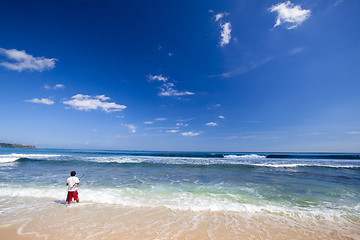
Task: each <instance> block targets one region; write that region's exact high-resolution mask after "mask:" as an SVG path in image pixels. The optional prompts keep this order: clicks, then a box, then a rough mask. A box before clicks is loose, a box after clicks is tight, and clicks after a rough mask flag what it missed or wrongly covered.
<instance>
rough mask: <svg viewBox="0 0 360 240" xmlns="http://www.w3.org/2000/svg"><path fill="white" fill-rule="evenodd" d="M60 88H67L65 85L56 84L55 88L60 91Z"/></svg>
mask: <svg viewBox="0 0 360 240" xmlns="http://www.w3.org/2000/svg"><path fill="white" fill-rule="evenodd" d="M58 88H62V89H63V88H65V86H64V85H63V84H61V83H58V84H56V85H55V86H54V89H58Z"/></svg>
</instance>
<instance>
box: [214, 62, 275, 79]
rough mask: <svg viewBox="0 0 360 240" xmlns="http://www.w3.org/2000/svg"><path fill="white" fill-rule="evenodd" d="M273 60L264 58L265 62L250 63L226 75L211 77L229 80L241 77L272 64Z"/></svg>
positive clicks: (225, 73)
mask: <svg viewBox="0 0 360 240" xmlns="http://www.w3.org/2000/svg"><path fill="white" fill-rule="evenodd" d="M273 59H274V58H273V57H267V58H264V59H263V60H261V61H258V62H250V63H249V64H248V65H247V66H240V67H237V68H235V69H233V70H231V71H228V72H224V73H221V74H219V75H210V76H209V77H222V78H229V77H234V76H238V75H241V74H245V73H247V72H249V71H252V70H255V69H257V68H259V67H260V66H262V65H264V64H266V63H268V62H270V61H271V60H273Z"/></svg>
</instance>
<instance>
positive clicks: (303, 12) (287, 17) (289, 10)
mask: <svg viewBox="0 0 360 240" xmlns="http://www.w3.org/2000/svg"><path fill="white" fill-rule="evenodd" d="M269 11H270V12H277V15H278V16H277V18H276V23H275V25H274V28H275V27H277V26H280V25H282V24H287V26H288V27H287V29H294V28H296V27H297V26H299V25H300V24H301V23H303V22H304V21H305V20H306V19H308V18H309V17H310V15H311V11H310V10H307V9H302V8H301V6H300V5H295V6H294V4H293V3H291V2H290V1H287V2H283V3H278V4H276V5H273V6H271V8H269Z"/></svg>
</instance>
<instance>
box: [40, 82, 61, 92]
mask: <svg viewBox="0 0 360 240" xmlns="http://www.w3.org/2000/svg"><path fill="white" fill-rule="evenodd" d="M44 88H45V89H48V90H50V89H64V88H65V86H64V84H61V83H58V84H56V85H55V86H53V87H51V86H50V85H49V84H44Z"/></svg>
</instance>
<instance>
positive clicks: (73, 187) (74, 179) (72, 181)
mask: <svg viewBox="0 0 360 240" xmlns="http://www.w3.org/2000/svg"><path fill="white" fill-rule="evenodd" d="M66 183H67V185H68V191H69V192H75V191H76V190H77V184H76V183H79V179H78V178H77V177H75V176H74V177H69V178H68V179H67V181H66Z"/></svg>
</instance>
